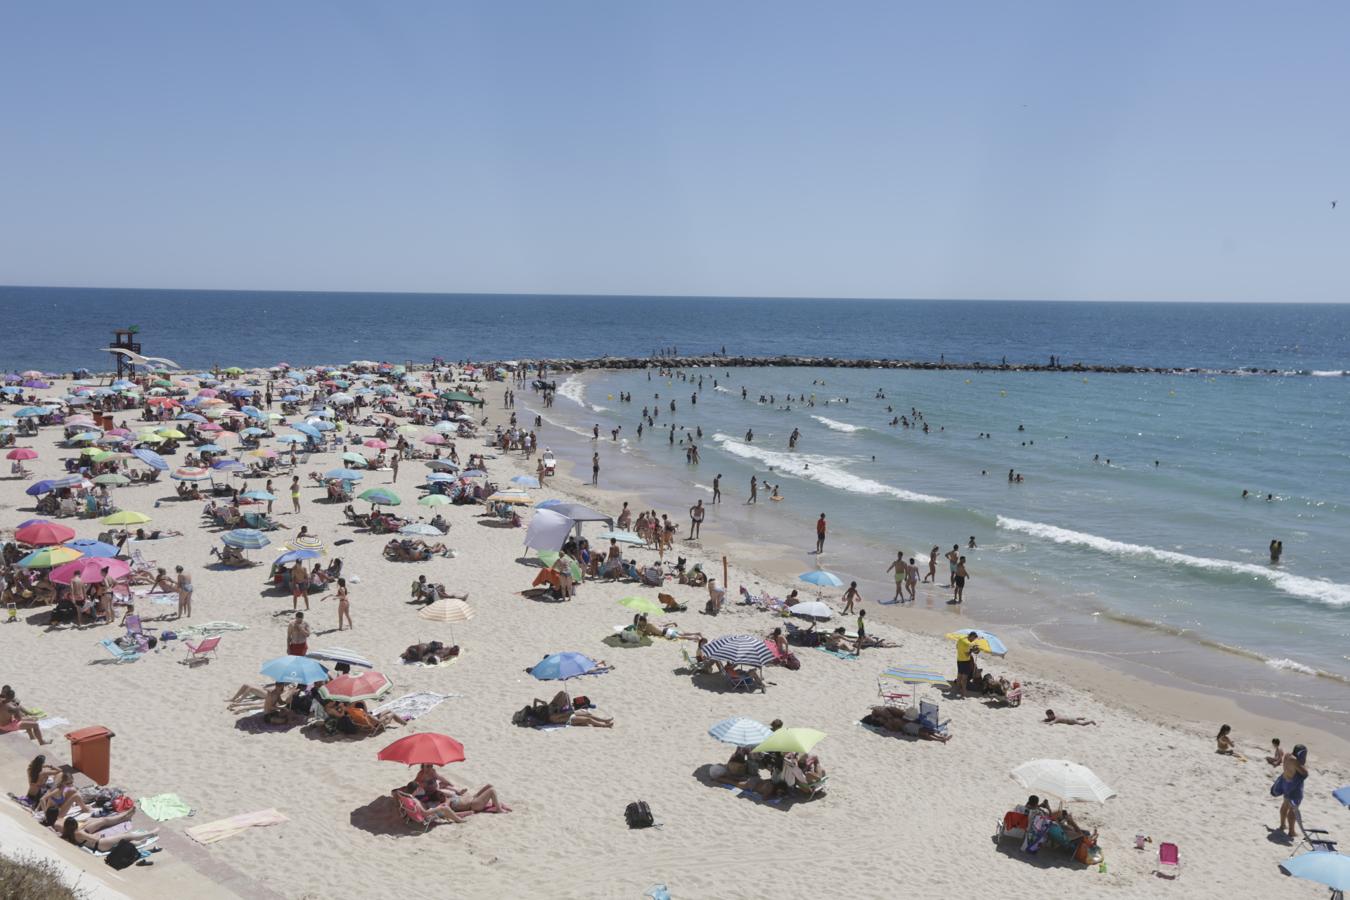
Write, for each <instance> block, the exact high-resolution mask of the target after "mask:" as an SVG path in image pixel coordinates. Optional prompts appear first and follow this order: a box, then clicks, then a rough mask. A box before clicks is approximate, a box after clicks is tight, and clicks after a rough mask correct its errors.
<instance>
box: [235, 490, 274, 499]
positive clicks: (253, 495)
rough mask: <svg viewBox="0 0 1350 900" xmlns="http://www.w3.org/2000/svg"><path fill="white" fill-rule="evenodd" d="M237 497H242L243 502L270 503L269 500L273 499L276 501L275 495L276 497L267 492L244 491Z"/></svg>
mask: <svg viewBox="0 0 1350 900" xmlns="http://www.w3.org/2000/svg"><path fill="white" fill-rule="evenodd" d="M239 496H240V497H242V498H243V499H245V500H269V501H270V500H275V499H277V495H276V494H272V493H268V492H267V491H244V493H242V494H240V495H239Z"/></svg>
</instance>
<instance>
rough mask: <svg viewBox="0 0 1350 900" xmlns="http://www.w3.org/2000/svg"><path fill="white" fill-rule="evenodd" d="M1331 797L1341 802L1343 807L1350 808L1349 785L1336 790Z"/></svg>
mask: <svg viewBox="0 0 1350 900" xmlns="http://www.w3.org/2000/svg"><path fill="white" fill-rule="evenodd" d="M1331 796H1333V797H1335V798H1336V799H1337V800H1339V801H1340V802H1341V805H1342V806H1350V784H1347V785H1346V786H1345V787H1341V788H1336V790H1334V791H1332V792H1331Z"/></svg>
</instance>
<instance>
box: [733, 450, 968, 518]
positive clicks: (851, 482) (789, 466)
mask: <svg viewBox="0 0 1350 900" xmlns="http://www.w3.org/2000/svg"><path fill="white" fill-rule="evenodd" d="M713 441H715V442H716V443H717V444H718V445H720V446H721V447H722V449H723V450H725V451H727V452H728V453H730V454H732V455H734V456H739V457H741V458H742V459H753V460H755V461H757V462H760V463H763V464H764V465H767V466H773V467H774V470H775V471H779V472H783V473H784V474H787V475H791V476H793V477H795V478H802V479H805V480H807V481H814V482H816V483H817V484H823V485H825V486H826V487H831V488H835V489H836V490H841V491H848V492H849V493H852V494H873V495H880V496H888V497H894V498H896V499H897V500H907V501H909V502H910V503H946V502H947V498H946V497H934V496H932V495H930V494H920V493H917V492H915V491H907V490H905V489H904V488H898V487H894V486H893V485H889V484H882V483H881V482H880V481H873V480H872V479H870V478H863V477H861V476H858V475H854V474H852V473H851V472H848V471H846V470H845V469H843V468H841V467H840V464H841V463H844V462H845V460H843V459H840V458H838V457H834V456H815V455H811V454H805V453H780V452H779V451H777V450H766V449H764V448H763V447H756V446H755V445H753V444H747V443H745V442H743V441H738V440H736V439H735V438H732V437H729V436H728V435H725V434H720V433H719V434H714V435H713Z"/></svg>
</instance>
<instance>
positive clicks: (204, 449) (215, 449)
mask: <svg viewBox="0 0 1350 900" xmlns="http://www.w3.org/2000/svg"><path fill="white" fill-rule="evenodd" d="M197 452H198V453H208V454H209V453H224V452H225V448H224V447H222V446H220V445H219V444H202V445H201V446H200V447H198V448H197Z"/></svg>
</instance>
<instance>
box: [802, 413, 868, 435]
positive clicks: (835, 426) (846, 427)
mask: <svg viewBox="0 0 1350 900" xmlns="http://www.w3.org/2000/svg"><path fill="white" fill-rule="evenodd" d="M811 418H813V419H815V420H816V421H817V422H819V423H820V424H822V425H824V426H825V427H826V428H828V429H830V430H831V431H842V432H844V433H845V434H852V433H853V432H855V431H866V430H867V426H865V425H850V424H848V423H847V422H837V421H835V420H834V419H827V418H825V417H824V416H812V417H811Z"/></svg>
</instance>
